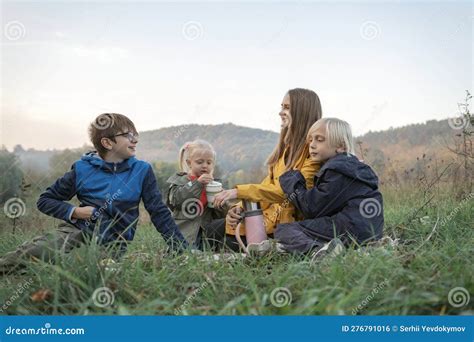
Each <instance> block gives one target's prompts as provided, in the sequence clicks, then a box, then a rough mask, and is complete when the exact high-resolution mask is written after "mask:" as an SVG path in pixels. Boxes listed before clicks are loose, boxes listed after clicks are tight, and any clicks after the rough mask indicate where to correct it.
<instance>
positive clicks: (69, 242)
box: [0, 222, 126, 274]
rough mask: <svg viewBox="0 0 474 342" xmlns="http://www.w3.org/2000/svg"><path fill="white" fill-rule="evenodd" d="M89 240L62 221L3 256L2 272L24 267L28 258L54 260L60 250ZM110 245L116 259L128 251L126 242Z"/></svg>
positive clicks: (68, 250) (69, 249) (112, 254)
mask: <svg viewBox="0 0 474 342" xmlns="http://www.w3.org/2000/svg"><path fill="white" fill-rule="evenodd" d="M87 241H90V237H88V236H87V235H85V234H84V233H83V232H82V231H81V230H80V229H79V228H76V227H75V226H73V225H71V224H69V223H66V222H62V223H60V224H59V227H58V229H56V230H55V231H54V232H50V233H47V234H44V235H41V236H37V237H35V238H33V239H32V240H31V241H27V242H24V243H23V244H21V245H20V246H19V247H18V248H17V249H16V250H14V251H12V252H9V253H7V254H5V255H4V256H3V257H1V258H0V274H5V273H9V272H12V271H14V270H16V269H19V268H23V267H25V266H26V262H27V261H28V260H35V259H40V260H43V261H46V262H54V261H55V257H56V256H57V255H58V252H59V253H69V252H70V251H72V250H73V249H74V248H76V247H79V246H80V245H82V244H84V243H86V242H87ZM109 246H110V245H109ZM109 246H107V248H108V247H109ZM110 247H111V248H110V249H109V251H108V252H110V250H112V253H110V254H111V256H112V257H113V258H114V259H118V258H120V257H121V256H122V255H123V254H124V253H125V251H126V243H117V244H114V246H110Z"/></svg>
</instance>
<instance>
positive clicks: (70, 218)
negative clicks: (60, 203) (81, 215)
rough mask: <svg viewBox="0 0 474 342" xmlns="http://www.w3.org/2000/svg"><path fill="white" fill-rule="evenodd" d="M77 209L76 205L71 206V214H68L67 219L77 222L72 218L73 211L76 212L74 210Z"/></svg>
mask: <svg viewBox="0 0 474 342" xmlns="http://www.w3.org/2000/svg"><path fill="white" fill-rule="evenodd" d="M75 209H76V207H75V206H71V209H69V214H68V215H67V219H68V221H69V222H72V223H76V222H77V220H76V219H73V218H72V213H74V210H75Z"/></svg>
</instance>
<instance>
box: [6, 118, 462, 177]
mask: <svg viewBox="0 0 474 342" xmlns="http://www.w3.org/2000/svg"><path fill="white" fill-rule="evenodd" d="M458 133H459V131H457V130H453V129H452V128H451V127H450V126H449V125H448V120H441V121H437V120H430V121H427V122H426V123H423V124H413V125H408V126H404V127H399V128H390V129H388V130H385V131H379V132H368V133H366V134H364V135H362V136H360V137H356V138H355V142H356V153H357V154H358V155H359V157H363V159H364V160H365V161H366V162H367V163H368V164H370V165H372V166H373V167H374V169H375V170H376V171H377V172H378V173H379V175H380V176H382V177H383V176H384V174H385V173H386V172H387V168H388V166H390V165H391V167H392V168H396V169H397V170H399V171H400V172H402V171H403V170H411V169H413V168H414V167H416V164H417V163H418V161H417V157H418V158H421V157H422V156H423V158H426V159H427V160H428V159H431V158H435V159H436V160H439V161H441V160H443V161H444V160H445V159H450V158H452V153H451V152H449V151H448V149H447V145H449V144H453V143H454V142H455V141H456V139H457V137H456V134H458ZM198 138H201V139H204V140H207V141H209V142H210V143H211V144H212V145H213V146H214V147H215V149H216V152H217V165H218V168H219V171H220V173H221V175H225V176H229V175H232V174H236V173H238V175H239V176H238V177H237V178H235V177H234V181H238V180H242V179H247V180H252V179H253V178H252V177H254V178H261V175H262V172H263V173H265V169H266V168H265V166H264V163H265V160H266V158H267V157H268V155H269V154H270V153H271V151H272V150H273V148H274V146H275V145H276V143H277V141H278V133H276V132H272V131H266V130H261V129H255V128H249V127H242V126H236V125H234V124H231V123H228V124H221V125H197V124H193V125H182V126H174V127H167V128H161V129H157V130H152V131H145V132H141V134H140V142H139V148H138V152H137V156H138V158H141V159H144V160H147V161H149V162H151V163H154V164H155V163H156V162H165V163H173V164H174V163H177V157H178V151H179V148H180V147H181V146H182V145H183V144H184V143H185V142H187V141H191V140H194V139H198ZM84 148H85V147H82V148H80V149H77V151H76V150H71V152H73V153H76V154H77V153H78V152H80V151H81V150H84ZM59 152H61V153H63V152H62V151H56V150H53V151H36V150H32V149H29V150H26V151H25V150H23V149H22V148H21V146H17V147H15V151H14V153H15V154H17V155H18V156H19V158H20V159H21V160H22V162H23V165H24V167H31V166H35V167H38V168H40V169H41V170H43V169H46V168H47V165H48V163H50V162H51V160H53V159H51V158H52V157H53V156H56V159H57V157H58V155H59ZM78 155H79V154H78ZM59 156H60V155H59ZM61 158H62V157H61ZM53 162H55V163H57V160H53ZM244 175H245V176H244ZM247 176H248V178H247Z"/></svg>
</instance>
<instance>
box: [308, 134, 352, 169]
mask: <svg viewBox="0 0 474 342" xmlns="http://www.w3.org/2000/svg"><path fill="white" fill-rule="evenodd" d="M308 143H309V154H310V157H311V159H312V160H313V161H315V162H320V163H325V162H326V161H328V160H329V159H331V158H332V157H335V156H336V155H337V154H338V153H343V152H344V148H341V147H334V146H330V145H329V142H328V139H327V134H326V125H319V126H318V127H317V128H316V129H315V130H313V131H312V132H311V134H310V135H309V141H308Z"/></svg>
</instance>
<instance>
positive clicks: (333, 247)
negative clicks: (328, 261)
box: [311, 238, 346, 264]
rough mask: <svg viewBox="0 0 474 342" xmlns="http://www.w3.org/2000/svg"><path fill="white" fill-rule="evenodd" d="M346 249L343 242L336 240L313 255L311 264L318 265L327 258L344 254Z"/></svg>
mask: <svg viewBox="0 0 474 342" xmlns="http://www.w3.org/2000/svg"><path fill="white" fill-rule="evenodd" d="M345 249H346V247H345V246H344V244H343V243H342V241H341V240H339V239H338V238H334V239H332V240H331V241H329V242H328V243H326V244H325V245H324V246H323V247H321V248H320V249H318V250H317V251H315V252H314V253H313V254H312V256H311V264H315V263H318V262H319V261H321V260H322V259H324V258H325V257H335V256H337V255H339V254H342V253H343V252H344V250H345Z"/></svg>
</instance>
